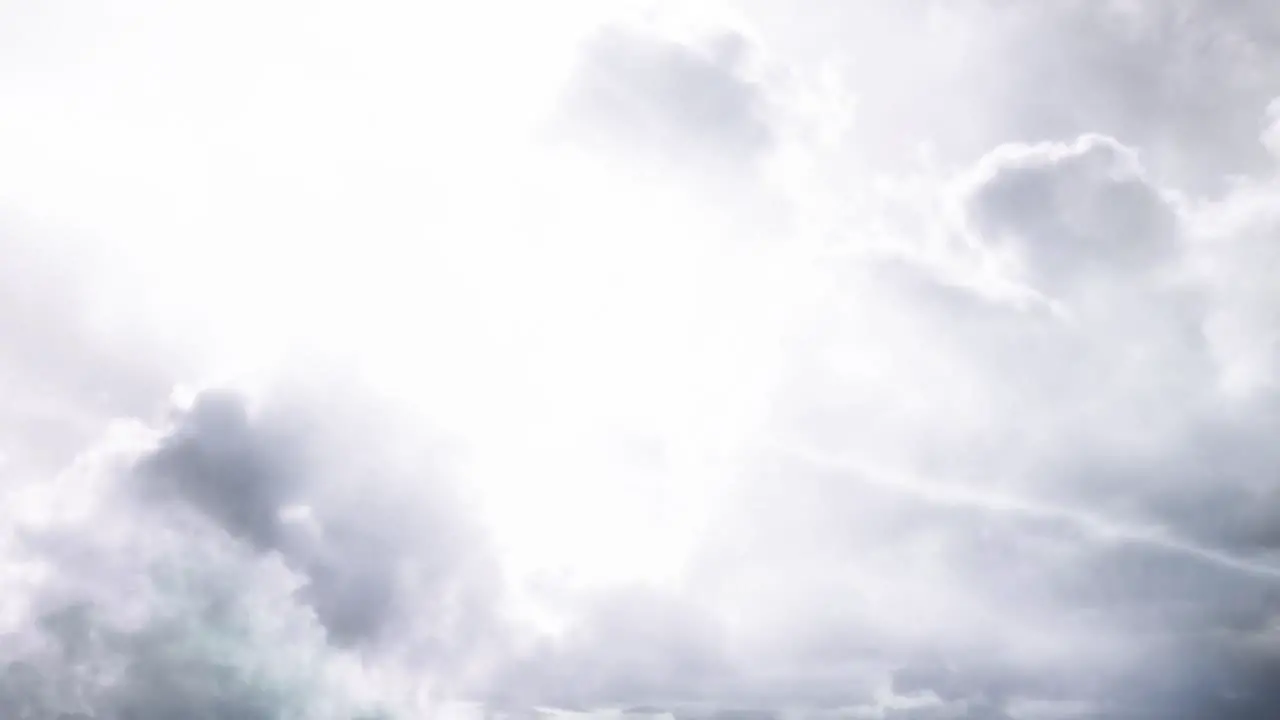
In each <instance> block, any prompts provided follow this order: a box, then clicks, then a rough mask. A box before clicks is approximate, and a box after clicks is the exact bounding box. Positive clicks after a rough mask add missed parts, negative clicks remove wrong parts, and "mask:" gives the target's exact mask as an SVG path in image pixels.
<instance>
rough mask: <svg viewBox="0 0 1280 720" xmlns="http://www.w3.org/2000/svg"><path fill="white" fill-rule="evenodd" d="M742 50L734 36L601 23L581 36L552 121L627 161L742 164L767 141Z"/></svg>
mask: <svg viewBox="0 0 1280 720" xmlns="http://www.w3.org/2000/svg"><path fill="white" fill-rule="evenodd" d="M751 51H752V47H751V44H750V43H749V41H748V40H747V39H746V38H745V37H743V36H741V35H738V34H736V33H733V32H724V33H722V34H717V35H714V36H712V37H709V38H705V39H703V40H701V41H699V42H694V41H684V40H679V39H675V38H670V37H665V36H663V35H660V34H657V33H655V32H653V31H647V30H643V29H640V28H633V27H628V26H624V25H611V26H607V27H605V28H603V29H601V30H599V31H597V32H596V34H594V35H593V36H591V37H590V38H588V39H587V40H586V41H585V43H584V45H583V48H582V51H581V56H580V58H579V60H578V65H577V67H576V70H575V72H574V73H573V74H572V76H571V77H570V79H569V82H568V85H567V88H566V91H565V96H564V98H563V100H562V107H561V110H560V113H561V115H560V117H559V119H558V124H562V125H563V126H564V127H565V129H566V131H567V132H569V133H572V137H573V138H574V140H575V141H576V142H587V143H599V142H605V143H608V146H609V147H611V148H612V151H614V152H617V151H621V152H622V154H623V155H624V156H625V157H628V158H630V159H631V160H632V161H640V162H643V163H649V162H652V161H655V160H656V161H665V162H669V163H676V164H679V165H687V166H706V167H711V168H735V167H742V166H750V164H751V163H752V162H753V161H755V160H756V159H757V158H758V157H759V156H760V155H761V154H762V153H764V152H765V151H766V150H768V149H769V148H770V146H771V145H772V144H773V141H774V131H773V130H772V129H771V127H770V124H769V116H768V109H769V107H768V101H767V96H766V94H765V89H764V87H763V85H762V84H761V83H760V82H759V81H757V80H755V79H753V78H751V77H750V76H749V75H747V68H746V62H747V60H748V53H750V52H751Z"/></svg>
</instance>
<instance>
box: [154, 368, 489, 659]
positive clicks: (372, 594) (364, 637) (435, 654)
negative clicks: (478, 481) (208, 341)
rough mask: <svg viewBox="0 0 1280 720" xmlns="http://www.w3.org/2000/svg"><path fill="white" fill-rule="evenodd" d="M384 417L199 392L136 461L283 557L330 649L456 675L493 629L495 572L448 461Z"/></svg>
mask: <svg viewBox="0 0 1280 720" xmlns="http://www.w3.org/2000/svg"><path fill="white" fill-rule="evenodd" d="M328 413H332V414H331V415H330V414H328ZM390 416H391V413H389V412H379V411H378V410H377V409H376V408H371V407H369V406H368V404H367V403H360V402H342V401H335V400H333V398H332V397H331V398H330V400H329V401H328V402H326V403H320V404H318V405H317V404H315V403H314V402H311V403H308V402H306V401H301V402H300V401H297V400H294V401H289V400H283V401H279V402H277V403H273V402H268V403H266V404H265V405H264V406H262V407H258V408H254V409H252V410H251V409H250V408H249V406H248V405H247V403H246V400H245V398H243V397H242V396H238V395H235V394H229V393H219V392H209V393H205V394H202V395H200V396H199V397H197V398H196V400H195V402H194V404H193V405H192V406H191V408H190V410H188V411H186V412H184V413H182V415H181V416H180V417H179V418H178V420H177V421H176V423H175V425H174V429H173V431H172V432H171V433H170V434H169V435H168V436H166V437H165V438H164V439H163V440H162V441H161V443H160V444H159V446H158V447H157V449H156V451H155V452H154V453H153V454H151V455H149V456H148V457H145V458H142V459H141V461H140V463H139V466H138V474H139V478H138V480H139V484H140V486H141V488H142V490H143V492H144V493H145V494H146V495H148V496H151V497H154V498H157V499H166V498H167V499H168V500H170V501H171V502H172V501H177V502H179V503H181V504H185V505H187V506H189V507H192V508H195V509H196V510H198V511H200V512H201V513H203V514H204V515H205V516H206V517H208V518H209V519H210V520H212V521H213V522H214V523H216V524H217V525H219V526H220V527H222V528H223V529H225V530H226V531H227V532H228V533H229V534H231V535H232V536H234V537H236V538H238V539H240V540H241V541H242V542H244V543H246V544H247V545H248V546H250V547H252V548H253V549H254V550H256V551H257V552H260V553H271V554H278V555H279V556H280V557H282V558H283V560H284V562H285V564H286V565H287V566H289V567H290V568H291V569H292V570H293V571H294V572H296V573H298V574H299V575H300V576H301V577H303V578H304V579H305V583H304V586H303V587H302V588H301V590H300V596H301V597H302V598H303V599H304V601H305V602H306V603H307V604H308V605H309V606H310V607H311V609H312V610H313V611H314V612H315V613H316V616H317V618H318V619H319V621H320V623H321V624H322V625H323V626H324V628H325V629H326V631H327V633H328V636H329V638H330V640H332V641H333V642H335V643H336V644H339V645H344V646H349V645H355V646H365V647H373V648H376V647H378V646H379V645H382V644H385V643H395V644H398V645H401V646H402V648H403V649H404V650H406V652H408V653H409V655H410V656H411V657H412V658H414V659H416V660H417V661H419V662H422V663H424V664H425V665H427V666H431V667H436V668H440V667H442V666H449V667H456V666H462V665H465V663H466V661H467V660H468V658H469V655H470V653H473V652H476V651H477V650H478V646H477V644H478V643H482V642H484V641H486V640H491V639H492V637H491V634H492V633H493V631H494V630H495V629H496V626H495V623H496V622H497V616H496V607H497V605H498V603H499V598H500V594H501V588H500V585H499V582H498V577H497V574H496V573H497V567H496V565H495V564H494V559H493V558H492V556H491V555H490V554H489V550H488V547H487V545H486V540H485V538H484V537H483V534H482V533H481V531H480V529H479V527H478V526H475V525H474V518H473V515H472V514H471V512H470V511H469V510H468V508H467V505H466V504H465V502H464V500H463V499H462V497H461V496H460V495H459V494H458V493H457V490H456V488H455V487H454V486H453V485H451V481H450V480H449V479H448V477H447V475H446V473H445V470H444V469H443V464H442V462H441V460H442V458H443V455H440V456H433V454H432V452H431V451H430V449H429V447H428V445H427V444H425V443H424V441H423V440H422V439H420V438H413V437H406V436H404V435H403V432H402V430H399V429H397V428H396V427H395V426H394V425H389V424H388V418H389V417H390Z"/></svg>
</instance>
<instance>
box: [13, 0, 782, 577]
mask: <svg viewBox="0 0 1280 720" xmlns="http://www.w3.org/2000/svg"><path fill="white" fill-rule="evenodd" d="M627 5H628V4H627V3H620V4H619V3H609V4H599V3H593V2H591V3H589V2H585V1H583V0H559V1H557V2H553V3H550V4H547V3H539V4H536V5H534V4H520V3H504V2H482V3H479V4H476V5H474V6H471V5H468V6H466V7H465V8H464V7H461V6H457V7H455V6H450V7H449V8H448V9H447V10H446V9H444V8H434V7H431V6H415V7H416V8H417V9H416V10H413V11H410V10H409V9H408V8H407V6H401V5H396V4H394V3H388V4H381V3H379V4H376V6H375V7H371V8H369V9H368V11H367V12H362V13H360V14H359V16H358V17H353V16H352V15H351V14H350V13H348V12H347V11H346V10H344V8H343V7H340V6H336V5H327V4H320V5H317V6H314V7H312V6H308V10H307V12H306V13H301V14H300V15H298V14H291V13H282V12H280V11H279V9H277V10H276V11H274V14H269V16H264V17H263V18H262V19H261V25H257V26H255V27H254V28H246V29H241V30H236V31H235V35H236V37H239V38H241V40H243V45H244V47H243V48H242V49H241V51H238V52H237V53H236V54H235V55H234V56H233V57H230V58H228V60H227V63H228V64H227V67H225V68H218V69H217V72H216V73H215V72H214V69H212V68H208V67H205V66H204V65H202V64H201V63H202V62H206V60H205V59H204V58H205V57H206V56H212V55H209V53H208V52H207V51H208V49H207V48H200V47H194V46H193V47H184V46H182V45H181V44H180V43H175V41H174V40H173V39H171V38H161V37H152V36H151V35H149V34H148V33H147V32H146V31H145V29H141V30H139V31H138V33H137V36H136V37H134V42H133V43H132V44H130V45H128V46H127V47H126V46H123V45H121V46H118V47H117V46H115V45H112V46H104V47H102V48H97V49H95V51H94V52H95V55H94V58H95V62H98V63H99V64H101V65H102V66H103V67H110V68H113V69H114V70H116V71H119V72H121V73H124V74H128V72H127V71H128V70H129V68H135V67H158V68H160V69H159V70H157V71H156V72H157V73H158V75H157V78H158V79H157V81H156V82H157V83H159V86H160V87H163V88H168V90H166V93H167V94H166V95H165V97H164V98H163V102H161V99H160V98H159V96H155V90H154V88H150V87H136V88H135V87H127V88H121V92H126V93H131V94H130V95H129V99H130V102H129V103H121V104H119V105H113V104H111V103H110V102H108V99H105V98H103V97H98V96H94V97H95V98H97V99H96V100H95V102H99V101H100V102H101V103H104V104H103V105H102V107H96V106H95V107H84V108H80V107H77V108H73V109H74V110H75V114H76V115H77V116H93V117H95V118H96V121H97V122H96V125H95V128H99V130H97V131H93V132H85V133H61V134H63V135H67V134H69V135H71V136H73V137H74V139H75V140H76V141H77V142H75V143H73V144H70V145H68V144H65V143H60V142H59V141H58V140H59V137H58V136H59V132H58V128H61V127H62V125H58V124H53V125H49V124H48V123H47V121H49V119H50V118H53V117H56V116H60V115H65V114H67V112H68V108H63V107H58V106H55V105H54V104H50V103H48V102H45V101H43V100H41V99H40V98H39V97H33V99H32V102H31V104H30V108H31V109H30V110H29V112H28V114H27V115H26V116H23V117H21V118H16V119H10V120H8V121H6V122H8V123H9V124H8V125H5V126H4V127H10V126H13V127H18V126H21V128H20V129H22V130H23V131H24V133H23V134H24V135H27V136H32V135H34V136H40V133H39V132H36V131H35V129H36V128H39V127H49V128H53V130H52V131H51V133H52V134H51V135H50V137H51V138H52V139H51V140H50V142H49V143H48V144H47V145H46V146H41V145H39V144H31V145H29V146H27V147H24V148H21V149H15V150H21V152H15V153H14V154H13V155H12V161H13V162H19V163H23V164H25V165H28V166H30V168H32V170H33V172H31V173H14V174H13V176H14V177H19V176H24V177H27V178H29V179H31V181H30V183H29V184H28V186H26V187H23V188H15V189H14V190H15V193H16V194H15V197H18V198H21V199H23V201H24V202H26V204H27V205H28V206H31V207H37V208H43V207H45V206H46V205H48V204H49V203H48V202H41V199H43V200H47V201H49V202H54V201H56V204H57V205H58V207H57V208H52V209H51V210H50V213H51V214H57V215H59V216H63V217H69V218H75V221H76V222H77V223H80V224H83V225H85V226H89V227H95V228H99V229H100V230H101V233H100V234H102V235H105V236H107V237H108V238H109V239H110V240H111V241H113V242H118V244H119V248H120V250H121V252H120V263H121V264H122V265H125V266H127V267H128V269H129V275H128V277H130V278H131V279H132V281H134V282H136V283H137V284H138V285H139V286H140V287H145V288H146V293H145V294H146V295H147V297H148V298H150V299H151V300H153V301H154V302H153V303H152V306H151V307H150V308H149V309H148V310H147V312H148V313H151V314H154V315H155V316H156V318H155V320H154V323H155V324H156V326H157V327H164V328H166V329H167V330H171V329H173V328H182V330H180V331H178V332H177V334H178V335H179V337H178V338H176V339H177V340H178V341H179V342H180V343H181V344H182V346H183V347H184V348H185V349H186V351H187V354H188V357H189V358H190V360H191V366H192V368H193V371H194V372H196V373H197V374H198V375H199V376H198V377H193V378H191V380H192V381H193V382H195V383H197V384H209V383H215V384H218V383H233V384H235V385H237V386H239V387H248V388H250V389H252V388H254V387H260V386H264V385H266V384H268V383H269V382H270V379H271V378H272V377H273V376H275V375H276V374H278V373H279V372H281V370H282V368H287V371H286V372H289V373H294V372H298V371H300V370H301V371H303V372H305V370H306V367H305V366H306V365H308V364H309V363H310V362H313V360H312V358H313V357H314V358H320V357H323V358H327V359H333V358H337V359H338V361H339V362H341V363H342V364H343V365H346V366H351V367H355V368H357V370H358V371H359V372H360V373H361V375H362V376H363V377H364V379H365V380H366V381H368V382H370V383H372V384H374V385H376V386H378V387H379V388H380V389H381V390H383V391H385V392H386V394H389V395H391V396H393V397H395V398H397V399H398V400H400V401H403V402H405V403H407V404H410V405H412V406H414V407H416V408H418V409H419V411H420V413H421V414H422V415H423V416H425V418H426V419H428V420H429V421H430V422H431V423H432V425H433V426H436V427H440V428H443V429H445V430H446V431H447V432H450V433H453V434H455V435H456V436H457V437H460V438H462V439H463V444H464V445H465V446H466V447H467V448H468V450H469V457H470V462H469V465H468V467H469V468H470V473H471V475H472V479H473V480H474V482H475V484H476V486H477V488H478V489H479V491H480V493H481V494H482V495H483V497H484V498H485V501H486V507H487V511H488V513H489V520H490V524H491V525H492V526H493V530H494V534H495V535H496V537H497V538H498V541H499V542H500V543H501V544H502V545H503V546H504V547H505V552H506V557H507V560H508V561H509V564H511V565H512V566H513V567H519V568H522V569H524V570H527V571H530V572H532V571H534V570H538V569H547V568H553V569H555V568H558V569H566V570H569V571H571V572H573V573H575V574H577V575H579V576H581V577H582V578H585V579H589V580H591V581H599V582H607V581H611V580H616V579H626V578H635V577H641V578H658V577H664V576H670V575H672V574H673V573H677V572H678V571H679V566H680V560H681V557H682V555H683V553H684V552H685V550H686V548H687V546H688V544H689V543H690V542H692V540H691V539H692V538H693V537H694V536H695V535H696V532H697V530H696V528H697V526H698V523H699V522H700V517H701V515H702V513H701V511H700V508H701V507H703V505H704V504H705V502H706V500H705V497H706V495H707V493H709V492H711V489H710V488H711V487H712V486H713V485H714V483H715V478H716V476H717V474H719V473H722V471H723V467H725V466H726V465H727V464H728V463H729V462H730V461H729V459H728V458H730V457H731V456H732V454H733V451H734V448H735V447H736V445H737V444H738V443H740V442H741V441H742V439H743V438H744V437H745V436H746V434H747V433H748V432H749V430H750V428H751V427H752V425H753V423H754V422H755V418H757V417H758V416H759V414H760V412H761V411H762V408H763V406H764V404H765V403H767V400H768V390H769V388H768V378H769V377H770V374H769V367H770V365H771V363H772V362H773V359H774V354H775V351H776V347H777V344H778V342H777V341H778V334H779V332H780V331H781V328H782V322H781V318H783V317H784V316H785V314H786V308H785V305H786V302H785V298H786V297H787V296H788V292H789V289H788V288H789V284H790V283H793V279H792V278H791V275H790V273H791V271H790V270H789V269H788V266H787V264H786V263H785V262H782V263H780V261H779V257H778V253H777V252H775V251H766V250H764V249H762V248H763V246H764V245H767V244H762V243H759V242H758V240H760V238H758V237H751V236H752V234H753V233H755V232H757V231H756V224H755V222H754V220H755V219H754V218H753V217H751V213H752V212H753V209H752V208H744V207H741V206H740V205H741V203H739V204H738V205H739V206H738V207H734V208H732V211H730V210H729V209H728V208H726V207H716V206H714V205H713V204H710V203H708V202H706V201H705V199H703V198H701V197H700V196H699V194H698V193H697V192H693V191H690V187H689V186H690V183H691V180H690V178H687V177H674V176H673V177H652V176H650V177H640V176H639V174H636V173H632V172H630V171H629V170H628V169H627V168H625V167H623V166H622V165H617V164H611V163H613V162H617V161H611V160H605V159H602V158H599V157H595V158H593V157H582V156H575V155H574V154H573V151H572V150H571V149H570V147H571V145H572V143H569V145H568V146H561V147H558V148H548V147H546V146H543V145H540V144H539V142H540V141H537V140H533V139H532V138H535V137H540V135H539V133H540V131H541V130H542V129H544V128H545V121H546V119H547V117H548V116H549V115H550V114H551V113H553V111H554V109H555V107H556V104H557V101H558V98H559V93H560V92H561V90H562V89H563V87H564V85H565V83H566V82H567V80H568V79H569V78H570V76H571V73H572V72H573V69H574V63H575V62H576V61H577V60H578V55H577V53H578V52H579V42H580V41H581V40H582V39H583V38H585V37H587V36H588V35H589V34H590V33H591V32H593V30H595V29H596V28H598V27H599V26H600V25H601V24H602V23H605V22H610V21H612V19H614V18H616V17H618V15H617V13H618V12H619V11H620V10H619V8H624V9H625V6H627ZM704 5H705V7H710V5H707V4H704ZM705 7H704V8H703V10H700V11H699V12H701V13H702V15H705V14H706V12H709V11H705ZM295 9H296V8H295ZM664 13H665V14H664ZM446 14H447V16H448V17H447V18H445V17H444V15H446ZM634 14H635V13H632V15H634ZM676 15H682V16H684V17H686V19H688V18H695V19H696V18H697V17H701V16H702V15H699V14H698V13H694V12H692V11H689V10H687V9H686V10H684V11H682V12H681V13H675V14H672V13H671V12H670V8H668V9H667V10H666V11H664V12H663V13H658V14H656V15H652V17H648V20H646V22H648V21H653V22H655V23H657V24H659V25H660V24H662V23H660V22H658V21H659V20H662V21H663V22H665V23H666V24H667V25H670V24H671V21H670V18H669V17H668V16H670V17H675V16H676ZM233 16H234V14H227V15H224V14H222V13H220V12H214V11H212V10H210V11H208V12H202V13H199V14H198V15H192V16H190V17H187V18H184V20H183V23H179V24H180V25H181V26H182V27H187V25H190V26H191V27H195V26H197V25H201V26H203V25H208V26H210V27H221V26H222V24H225V23H226V22H227V18H230V17H233ZM495 17H502V21H501V22H494V21H493V20H494V18H495ZM628 17H629V16H628ZM664 18H666V19H665V20H664ZM446 20H447V21H446ZM690 22H692V21H689V22H686V23H685V25H688V26H689V27H692V26H693V25H697V23H696V22H693V24H692V25H690ZM677 24H679V23H677ZM687 29H688V28H686V30H687ZM227 30H228V32H232V30H233V29H232V28H228V29H227ZM286 31H287V32H288V35H289V38H290V42H289V47H290V48H291V51H290V52H288V53H285V52H283V51H281V50H280V48H279V47H278V45H277V43H275V41H274V40H273V38H274V37H276V36H275V33H282V32H286ZM196 34H197V35H199V36H200V37H201V38H205V37H213V36H214V35H213V34H209V33H196ZM158 58H164V59H165V62H159V61H158ZM184 62H186V64H187V65H190V66H191V67H189V68H188V69H189V70H190V71H191V72H195V73H197V74H200V73H213V74H214V75H216V76H217V77H218V78H219V79H220V82H219V83H217V84H206V86H203V87H204V89H203V90H202V92H201V94H200V95H199V96H190V95H186V94H184V93H185V90H184V86H183V85H182V83H180V82H178V80H179V78H178V77H177V76H176V75H173V74H172V73H169V72H168V70H166V69H165V68H168V67H169V66H170V65H172V66H173V67H179V66H184V65H183V63H184ZM232 80H234V82H232ZM170 86H172V87H170ZM149 93H150V94H149ZM148 108H150V109H153V110H154V111H155V112H153V113H149V114H148V113H143V112H142V110H140V109H148ZM144 115H145V117H144ZM15 123H16V124H17V125H14V124H15ZM64 124H65V123H64ZM161 141H162V142H161ZM155 148H163V149H164V153H163V154H159V153H157V152H156V150H155ZM59 169H60V170H61V171H62V172H58V170H59ZM35 170H40V171H39V172H35ZM668 172H670V173H673V174H678V173H679V170H678V165H677V169H676V170H669V171H668ZM112 174H113V175H112ZM104 175H112V176H113V177H117V178H118V179H119V182H116V183H111V182H104V181H103V180H102V178H103V176H104ZM67 178H72V180H70V181H69V180H67ZM74 178H90V179H91V180H92V182H91V183H89V184H87V185H83V187H82V185H81V184H77V182H74ZM692 182H693V183H694V184H696V183H697V182H698V181H692ZM104 187H106V188H112V189H114V191H115V195H114V196H111V197H108V196H104V195H102V194H101V192H100V191H101V188H104ZM771 253H772V254H773V256H770V254H771ZM170 334H174V333H172V332H171V333H170ZM175 400H177V401H178V402H179V403H180V404H181V403H182V402H187V403H189V402H190V397H189V393H187V397H180V398H175Z"/></svg>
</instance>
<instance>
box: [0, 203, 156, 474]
mask: <svg viewBox="0 0 1280 720" xmlns="http://www.w3.org/2000/svg"><path fill="white" fill-rule="evenodd" d="M0 255H3V256H4V258H5V261H4V264H3V268H0V337H2V338H3V339H4V342H3V347H2V348H0V394H3V395H4V396H5V397H6V398H7V400H6V403H5V408H4V412H0V430H3V433H4V439H3V442H4V443H5V445H4V446H3V447H0V450H3V452H4V453H5V454H6V455H7V456H9V458H10V460H12V461H18V462H22V463H24V464H28V465H30V466H31V467H38V468H39V469H40V470H41V471H48V470H50V469H52V468H57V467H60V466H61V465H62V464H64V463H66V462H68V461H69V460H70V459H71V458H72V457H73V456H74V454H75V453H76V452H77V451H78V450H79V449H80V448H82V447H84V445H85V444H86V443H88V442H89V441H90V440H91V439H92V438H93V437H94V436H95V435H96V434H97V433H99V432H101V430H102V428H103V427H104V425H105V423H106V422H107V421H108V420H109V419H111V418H113V417H119V416H139V417H149V416H151V415H153V414H155V413H157V412H158V411H159V410H161V409H162V408H163V406H164V404H165V402H166V401H167V396H168V393H169V391H170V389H171V388H172V382H173V380H174V378H175V377H176V375H177V373H176V372H175V369H176V366H177V364H178V363H177V360H178V358H177V355H176V354H174V353H172V352H170V351H171V350H172V348H165V347H164V346H163V345H162V344H161V343H160V342H157V338H153V337H147V336H146V335H145V333H144V331H145V329H146V328H145V326H144V324H143V323H141V322H139V320H140V319H141V318H140V316H139V315H137V314H131V313H130V312H129V311H128V309H136V308H137V306H136V305H133V304H131V303H133V302H135V301H137V300H138V299H139V298H138V297H130V296H124V295H122V294H120V293H115V294H113V295H110V299H111V300H112V302H113V303H115V304H114V305H108V304H106V303H105V302H104V300H105V299H106V298H107V297H108V294H107V293H106V291H105V290H104V288H103V286H102V281H103V280H104V273H101V272H99V271H100V270H101V266H102V265H105V264H106V263H104V262H103V261H102V259H101V258H99V257H96V255H97V251H96V250H95V249H94V248H93V247H92V246H91V245H90V244H89V243H88V242H85V241H83V240H82V241H79V242H77V241H76V240H74V239H73V238H71V237H68V236H67V235H66V234H65V233H62V234H60V233H59V232H58V231H56V230H49V229H47V228H40V227H38V226H36V225H34V224H32V223H24V222H22V221H20V220H19V219H15V218H5V221H4V227H3V229H0Z"/></svg>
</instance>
